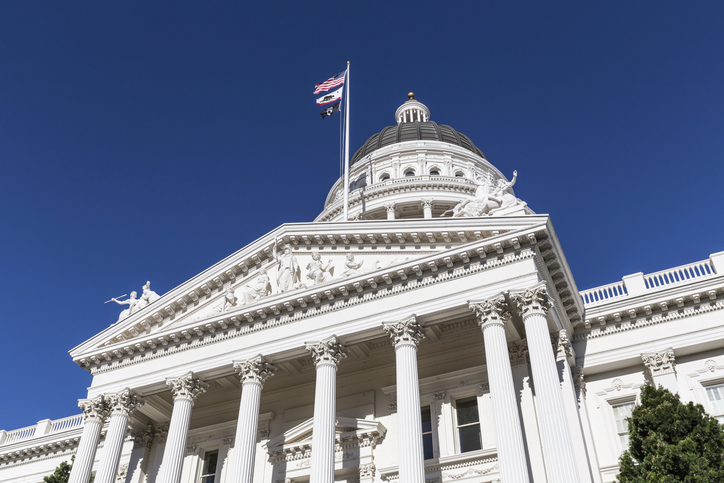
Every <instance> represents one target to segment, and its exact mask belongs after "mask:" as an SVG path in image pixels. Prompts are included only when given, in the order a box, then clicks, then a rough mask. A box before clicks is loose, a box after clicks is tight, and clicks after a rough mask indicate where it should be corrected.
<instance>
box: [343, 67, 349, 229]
mask: <svg viewBox="0 0 724 483" xmlns="http://www.w3.org/2000/svg"><path fill="white" fill-rule="evenodd" d="M344 81H345V84H347V92H345V93H344V104H345V107H344V116H345V121H344V124H345V128H344V221H348V220H349V61H347V73H346V74H345V75H344Z"/></svg>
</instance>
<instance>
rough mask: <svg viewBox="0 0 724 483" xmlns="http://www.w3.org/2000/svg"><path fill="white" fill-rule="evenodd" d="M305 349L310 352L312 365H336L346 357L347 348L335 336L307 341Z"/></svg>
mask: <svg viewBox="0 0 724 483" xmlns="http://www.w3.org/2000/svg"><path fill="white" fill-rule="evenodd" d="M307 350H308V351H309V352H310V353H311V354H312V358H313V359H314V367H319V366H320V365H325V364H327V365H333V366H334V367H337V366H338V365H339V363H340V361H341V360H342V359H344V358H345V357H347V349H345V347H344V346H343V345H342V344H340V343H339V342H337V336H334V335H333V336H332V337H330V338H329V339H327V340H323V341H321V342H317V343H308V344H307Z"/></svg>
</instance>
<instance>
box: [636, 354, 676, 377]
mask: <svg viewBox="0 0 724 483" xmlns="http://www.w3.org/2000/svg"><path fill="white" fill-rule="evenodd" d="M641 359H642V360H643V362H644V365H645V366H646V368H647V369H648V370H649V373H650V374H651V376H652V377H654V376H662V375H664V374H670V373H672V372H674V350H673V349H666V350H664V351H661V352H654V353H651V354H641Z"/></svg>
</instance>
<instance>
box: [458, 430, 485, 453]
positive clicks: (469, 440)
mask: <svg viewBox="0 0 724 483" xmlns="http://www.w3.org/2000/svg"><path fill="white" fill-rule="evenodd" d="M458 432H459V434H460V452H461V453H467V452H468V451H475V450H478V449H481V448H482V447H483V445H482V441H481V439H480V425H479V424H476V425H473V426H465V427H462V428H458Z"/></svg>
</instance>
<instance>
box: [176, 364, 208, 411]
mask: <svg viewBox="0 0 724 483" xmlns="http://www.w3.org/2000/svg"><path fill="white" fill-rule="evenodd" d="M166 385H167V386H168V387H170V388H171V392H172V393H173V400H174V402H176V400H178V399H188V400H189V401H191V404H193V403H194V401H196V398H197V397H198V396H199V394H203V393H205V392H206V390H207V389H208V388H209V385H208V384H207V383H205V382H204V381H202V380H201V379H199V378H196V377H194V373H193V372H189V373H187V374H184V375H183V376H181V377H178V378H176V379H166Z"/></svg>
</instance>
